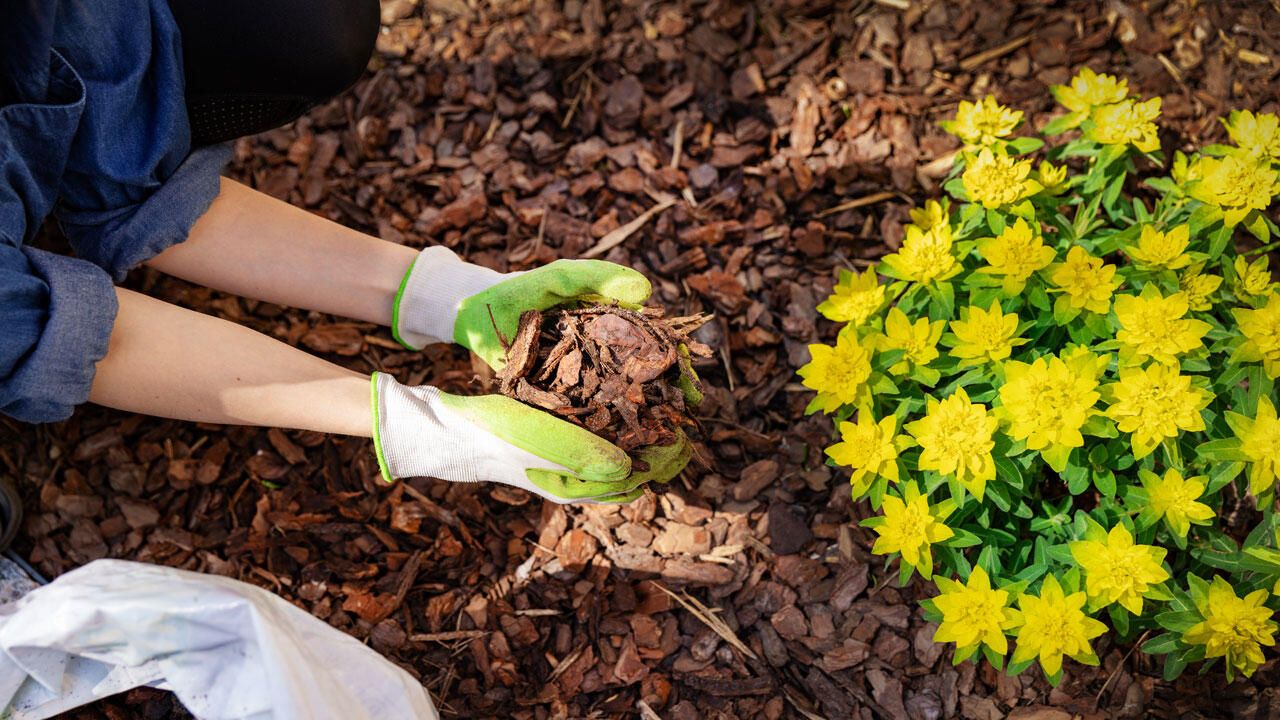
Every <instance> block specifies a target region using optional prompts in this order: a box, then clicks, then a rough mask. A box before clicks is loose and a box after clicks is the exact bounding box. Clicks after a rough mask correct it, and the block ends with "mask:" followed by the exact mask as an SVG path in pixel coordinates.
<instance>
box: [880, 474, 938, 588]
mask: <svg viewBox="0 0 1280 720" xmlns="http://www.w3.org/2000/svg"><path fill="white" fill-rule="evenodd" d="M904 500H905V502H903V501H904ZM882 509H883V510H884V517H883V520H882V521H881V522H879V523H877V524H875V525H872V526H871V527H872V529H873V530H875V531H876V533H877V534H879V535H880V537H879V538H877V539H876V542H875V544H874V545H872V546H871V552H872V554H874V555H888V554H889V553H895V552H896V553H901V554H902V561H903V562H904V563H906V564H908V565H910V566H912V567H914V568H915V569H916V570H918V571H919V572H920V574H921V575H923V576H925V577H926V578H928V577H931V576H932V575H933V551H932V550H930V546H932V545H933V544H934V543H940V542H942V541H943V540H946V539H948V538H950V537H951V536H952V535H954V534H955V533H954V532H952V530H951V528H949V527H947V525H946V523H944V522H943V518H944V517H945V515H942V516H939V515H934V514H933V512H931V510H930V508H929V499H928V498H927V497H925V496H924V495H921V494H920V489H919V488H918V487H916V484H915V483H907V484H906V485H904V486H903V494H902V499H901V500H900V499H898V498H897V497H895V496H893V495H887V496H885V499H884V507H883V508H882Z"/></svg>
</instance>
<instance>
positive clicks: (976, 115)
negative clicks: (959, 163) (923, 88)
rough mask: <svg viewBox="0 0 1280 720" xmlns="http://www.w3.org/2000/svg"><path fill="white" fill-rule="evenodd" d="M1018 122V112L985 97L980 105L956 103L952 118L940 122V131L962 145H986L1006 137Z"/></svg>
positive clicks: (989, 96) (1020, 118) (978, 103)
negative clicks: (951, 136)
mask: <svg viewBox="0 0 1280 720" xmlns="http://www.w3.org/2000/svg"><path fill="white" fill-rule="evenodd" d="M1021 121H1022V113H1021V112H1019V111H1017V110H1010V109H1009V108H1007V107H1005V106H1003V105H1001V104H1000V103H998V102H996V99H995V96H993V95H988V96H986V97H985V98H983V99H982V100H981V101H980V102H977V103H971V102H968V101H964V100H962V101H960V108H959V109H958V110H956V119H955V120H951V121H949V122H947V121H944V122H942V123H941V125H942V129H943V130H946V131H947V132H949V133H951V134H952V135H955V136H956V137H958V138H960V139H961V140H963V141H964V143H965V144H966V145H990V144H991V143H993V142H995V141H996V140H998V139H1000V138H1002V137H1005V136H1007V135H1008V134H1009V133H1011V132H1013V129H1014V128H1016V127H1017V126H1018V123H1019V122H1021Z"/></svg>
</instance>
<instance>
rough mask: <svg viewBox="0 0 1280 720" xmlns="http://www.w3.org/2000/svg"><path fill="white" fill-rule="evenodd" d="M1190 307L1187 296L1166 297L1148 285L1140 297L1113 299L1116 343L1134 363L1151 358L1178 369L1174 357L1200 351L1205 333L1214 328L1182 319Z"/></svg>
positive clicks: (1205, 323)
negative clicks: (1122, 346)
mask: <svg viewBox="0 0 1280 720" xmlns="http://www.w3.org/2000/svg"><path fill="white" fill-rule="evenodd" d="M1190 307H1191V306H1190V303H1189V302H1188V301H1187V296H1186V295H1183V294H1182V293H1180V292H1178V293H1174V294H1172V295H1170V296H1169V297H1165V296H1163V295H1161V294H1160V291H1159V290H1158V289H1156V286H1155V284H1154V283H1148V284H1147V286H1146V287H1144V288H1143V289H1142V294H1141V295H1137V296H1135V295H1121V296H1119V297H1117V298H1116V319H1118V320H1119V321H1120V327H1121V330H1120V331H1119V332H1117V333H1116V340H1119V341H1120V342H1121V343H1122V344H1123V345H1124V349H1125V350H1127V351H1128V352H1129V353H1131V354H1132V357H1133V358H1134V359H1135V360H1141V359H1142V358H1146V357H1150V358H1153V359H1155V360H1156V361H1158V362H1162V363H1165V364H1167V365H1177V364H1178V358H1177V356H1178V355H1181V354H1182V353H1185V352H1189V351H1191V350H1195V349H1196V348H1198V347H1202V346H1203V345H1204V342H1203V340H1204V336H1205V333H1207V332H1209V329H1210V328H1211V327H1213V326H1212V325H1210V324H1209V323H1207V322H1205V321H1203V320H1196V319H1194V318H1184V317H1183V315H1186V314H1187V311H1188V310H1190ZM1123 359H1125V356H1124V354H1123V353H1122V360H1123ZM1122 364H1126V365H1127V364H1131V363H1128V362H1124V363H1122Z"/></svg>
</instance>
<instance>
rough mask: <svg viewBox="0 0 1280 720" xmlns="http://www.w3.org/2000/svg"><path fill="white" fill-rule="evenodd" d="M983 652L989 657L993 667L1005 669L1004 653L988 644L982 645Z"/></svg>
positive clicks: (988, 659)
mask: <svg viewBox="0 0 1280 720" xmlns="http://www.w3.org/2000/svg"><path fill="white" fill-rule="evenodd" d="M982 654H983V656H985V657H986V658H987V662H989V663H991V667H993V668H995V669H997V670H1003V669H1004V656H1003V655H1001V654H1000V653H998V652H996V651H995V650H992V649H991V648H989V647H987V646H986V645H983V646H982Z"/></svg>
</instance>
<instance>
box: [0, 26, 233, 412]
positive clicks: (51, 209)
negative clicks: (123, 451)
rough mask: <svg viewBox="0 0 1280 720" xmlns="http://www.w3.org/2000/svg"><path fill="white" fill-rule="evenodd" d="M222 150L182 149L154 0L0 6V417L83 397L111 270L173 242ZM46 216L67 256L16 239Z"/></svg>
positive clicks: (166, 38)
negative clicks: (67, 244) (62, 236)
mask: <svg viewBox="0 0 1280 720" xmlns="http://www.w3.org/2000/svg"><path fill="white" fill-rule="evenodd" d="M228 158H229V149H228V148H225V147H214V148H205V149H201V150H197V151H196V152H191V138H190V128H189V125H188V122H187V114H186V104H185V102H184V99H183V75H182V53H181V44H180V38H179V35H178V29H177V26H176V25H175V24H174V20H173V16H172V15H171V14H170V12H169V8H168V5H167V3H166V0H0V412H3V413H5V414H7V415H10V416H12V417H14V418H17V419H19V420H24V421H27V422H48V421H53V420H61V419H63V418H66V417H67V416H69V415H70V414H71V411H72V408H74V407H75V406H76V405H77V404H80V403H82V402H85V401H86V400H87V399H88V397H89V387H90V385H91V384H92V382H93V375H94V364H95V363H96V362H97V361H98V360H100V359H102V357H103V356H105V355H106V352H107V341H108V338H109V337H110V334H111V327H112V325H113V323H114V320H115V314H116V299H115V291H114V288H113V280H115V281H118V280H121V279H123V277H124V274H125V273H126V272H127V271H128V270H129V269H130V268H132V267H134V266H135V265H137V264H139V263H141V262H143V261H144V260H147V259H148V258H150V257H152V256H154V255H156V254H157V253H159V252H160V251H161V250H164V249H165V248H167V247H169V246H170V245H173V244H175V243H179V242H181V241H182V240H184V239H186V237H187V234H188V231H189V230H190V229H191V226H192V225H193V224H194V223H195V221H196V219H198V218H199V217H200V216H201V215H202V214H204V212H205V211H206V210H207V209H208V208H209V205H210V203H212V202H213V199H214V197H215V196H216V195H217V194H218V182H219V181H218V174H219V172H220V171H221V168H222V166H223V164H225V162H226V161H227V159H228ZM50 214H52V215H53V216H55V217H56V218H57V220H58V222H59V223H60V224H61V226H62V229H63V231H64V232H65V233H66V235H67V237H68V238H69V240H70V241H71V245H72V247H73V248H74V250H75V255H76V256H75V257H64V256H61V255H54V254H51V253H48V252H44V251H42V250H38V249H35V248H32V247H29V246H28V245H27V243H29V242H30V240H31V238H32V236H33V235H34V234H35V232H36V230H37V229H38V227H39V226H40V223H41V222H42V221H43V220H44V218H45V217H47V216H49V215H50Z"/></svg>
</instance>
